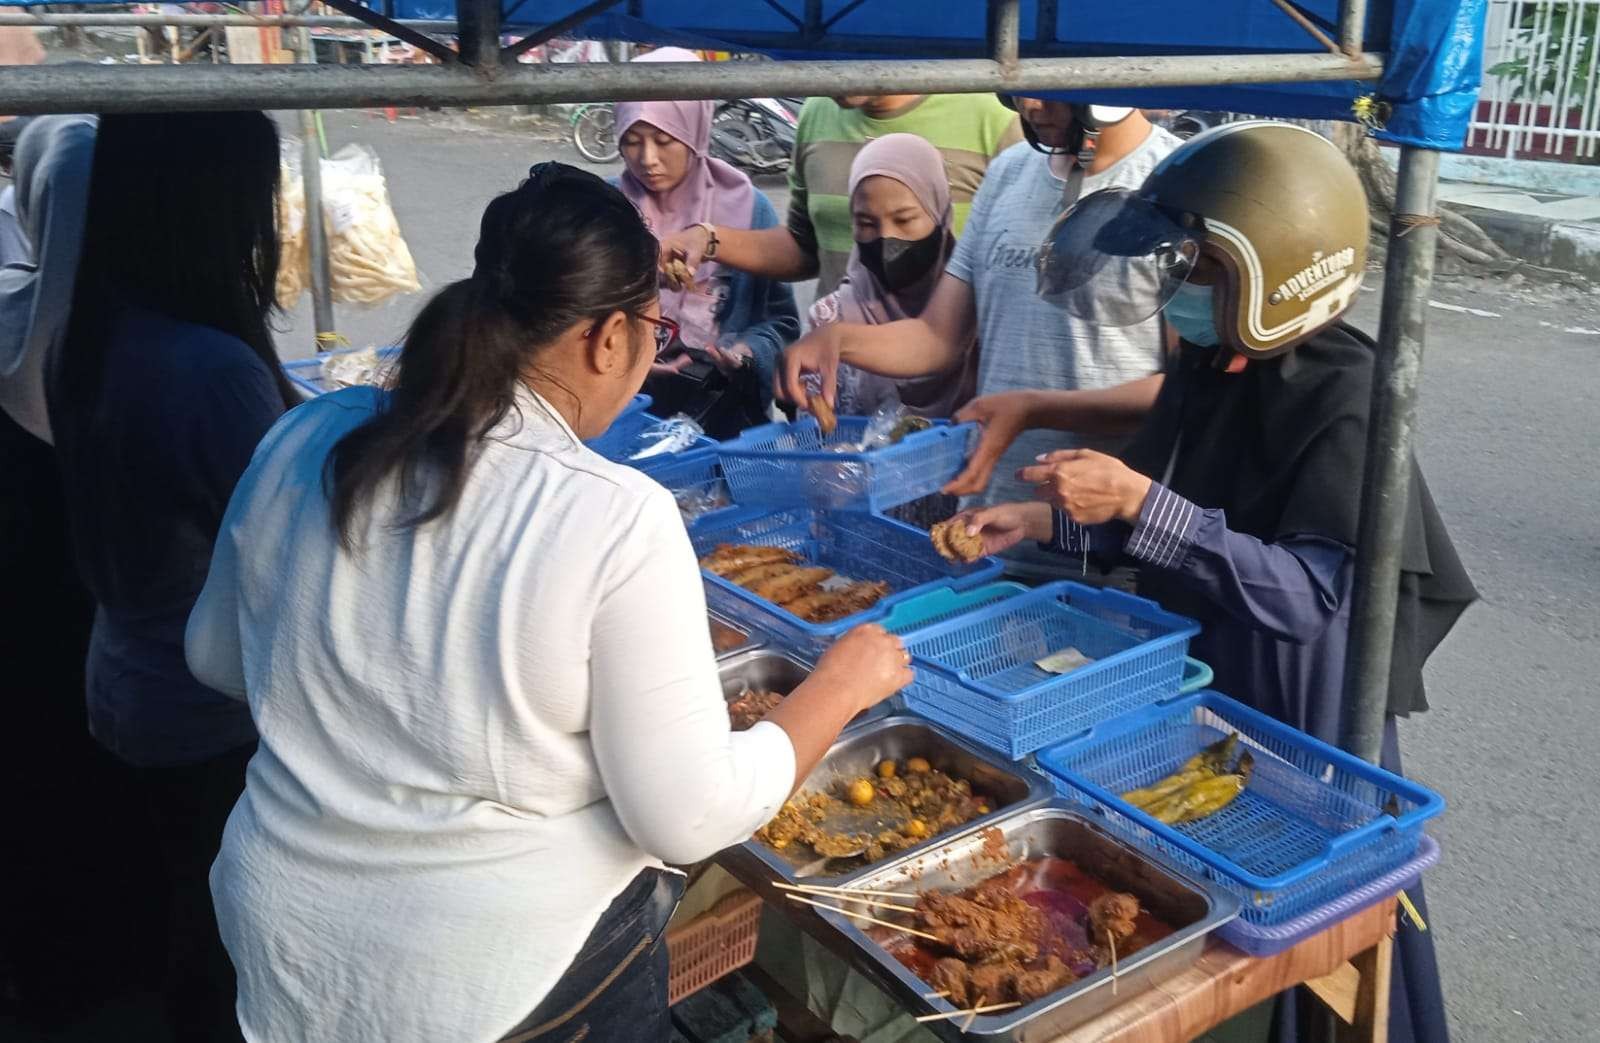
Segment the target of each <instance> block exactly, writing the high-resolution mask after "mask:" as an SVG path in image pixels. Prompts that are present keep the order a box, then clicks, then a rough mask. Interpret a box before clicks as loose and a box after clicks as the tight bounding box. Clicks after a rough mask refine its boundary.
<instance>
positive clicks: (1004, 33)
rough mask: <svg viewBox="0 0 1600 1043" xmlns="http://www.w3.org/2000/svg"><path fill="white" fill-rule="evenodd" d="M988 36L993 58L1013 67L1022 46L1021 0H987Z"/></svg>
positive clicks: (1001, 64)
mask: <svg viewBox="0 0 1600 1043" xmlns="http://www.w3.org/2000/svg"><path fill="white" fill-rule="evenodd" d="M989 37H990V43H991V44H992V45H993V46H994V60H995V61H996V62H998V63H999V64H1000V66H1001V67H1002V68H1005V69H1015V68H1016V67H1017V59H1018V57H1019V54H1020V51H1021V47H1022V0H989Z"/></svg>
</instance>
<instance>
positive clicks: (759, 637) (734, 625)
mask: <svg viewBox="0 0 1600 1043" xmlns="http://www.w3.org/2000/svg"><path fill="white" fill-rule="evenodd" d="M706 622H707V624H708V625H709V624H712V623H720V624H722V625H723V626H725V627H727V628H728V629H730V630H733V631H735V632H736V633H739V634H743V635H744V641H743V642H741V643H739V644H737V645H734V646H733V647H731V648H726V649H723V650H722V651H720V652H718V651H717V649H716V644H715V636H714V635H713V643H712V647H711V651H712V652H713V653H714V654H715V655H716V657H717V661H718V662H721V661H722V660H724V659H729V658H731V657H733V656H736V655H740V654H742V653H744V652H748V651H750V650H751V649H753V648H762V647H764V646H765V645H766V644H767V641H768V638H767V635H766V634H765V633H763V632H762V631H761V630H760V629H758V628H756V627H753V626H751V625H750V624H749V623H742V622H738V621H736V620H733V619H729V618H727V617H726V616H725V615H723V614H722V613H720V612H712V611H709V610H708V611H707V612H706Z"/></svg>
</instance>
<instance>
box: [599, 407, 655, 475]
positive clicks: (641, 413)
mask: <svg viewBox="0 0 1600 1043" xmlns="http://www.w3.org/2000/svg"><path fill="white" fill-rule="evenodd" d="M650 401H651V400H650V396H649V395H634V396H633V401H631V402H629V403H628V404H627V405H625V406H623V407H622V412H621V413H619V414H617V418H616V419H615V420H613V421H611V426H610V427H608V428H606V430H605V434H602V435H599V436H597V437H595V438H591V439H589V441H587V442H585V443H584V445H586V446H588V447H589V448H590V449H593V450H594V451H595V452H597V453H599V454H600V455H601V456H603V457H605V458H606V459H607V460H615V461H618V462H625V461H626V459H627V458H628V457H629V456H630V455H632V449H633V445H634V443H635V442H636V441H638V438H639V434H640V432H642V431H643V430H644V429H645V428H646V427H647V426H649V425H650V424H653V423H655V422H656V418H655V417H653V416H651V415H650V414H649V413H647V412H645V410H647V409H649V408H650Z"/></svg>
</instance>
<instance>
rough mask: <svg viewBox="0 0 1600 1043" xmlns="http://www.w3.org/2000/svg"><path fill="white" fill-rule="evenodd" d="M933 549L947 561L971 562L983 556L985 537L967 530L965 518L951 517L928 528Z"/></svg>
mask: <svg viewBox="0 0 1600 1043" xmlns="http://www.w3.org/2000/svg"><path fill="white" fill-rule="evenodd" d="M928 539H929V540H930V541H932V543H933V549H934V550H936V551H938V552H939V556H940V557H942V558H944V559H945V560H946V561H954V562H960V563H961V564H964V565H966V564H971V563H972V562H974V561H977V560H978V559H979V558H981V557H983V538H982V537H981V536H974V535H972V534H971V533H969V532H968V531H967V523H966V520H965V519H959V518H950V519H948V520H946V521H942V522H940V523H939V524H937V525H935V526H934V527H933V528H932V529H929V530H928Z"/></svg>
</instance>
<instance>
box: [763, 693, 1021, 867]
mask: <svg viewBox="0 0 1600 1043" xmlns="http://www.w3.org/2000/svg"><path fill="white" fill-rule="evenodd" d="M907 757H922V758H925V759H926V760H927V761H928V762H929V763H930V764H931V765H932V766H933V767H934V768H937V769H939V770H940V771H943V772H945V773H946V774H948V775H951V776H954V777H956V778H961V779H966V780H967V781H968V782H969V783H971V785H972V788H973V790H974V791H975V792H978V793H982V794H984V795H985V796H987V797H989V798H991V799H992V800H993V801H994V805H995V806H994V810H992V811H990V812H989V813H988V814H987V815H982V816H980V817H978V818H975V819H973V820H972V821H971V822H968V823H965V824H963V825H962V826H960V827H958V828H957V829H955V830H948V831H946V832H944V833H942V834H936V835H934V836H932V837H929V838H928V839H927V840H925V841H923V842H922V843H920V844H917V845H916V846H915V847H911V848H908V849H906V850H905V851H898V852H895V853H894V854H892V855H888V856H885V857H884V858H882V859H880V860H878V861H877V862H876V863H868V864H864V865H863V864H860V862H859V860H834V861H830V862H828V863H826V864H823V865H818V862H819V860H818V859H817V858H816V856H815V855H814V854H813V852H812V851H811V850H810V849H809V848H806V847H804V846H803V845H800V846H799V848H800V849H799V850H796V851H793V852H785V851H775V850H773V849H772V848H771V847H768V846H767V845H766V844H763V843H762V842H760V841H759V840H756V839H754V838H752V839H750V840H747V841H745V843H744V844H742V845H741V846H740V849H739V850H740V852H741V855H742V856H743V857H746V858H751V859H754V860H756V861H757V862H759V863H760V864H761V865H763V866H765V867H766V869H767V870H768V871H769V872H770V873H772V874H775V875H777V876H779V877H781V878H782V879H784V880H787V881H789V882H791V883H794V882H796V881H798V880H801V879H804V880H805V882H806V883H812V884H829V885H839V884H843V883H847V882H849V881H852V880H855V879H857V878H859V877H862V876H864V875H866V874H867V873H869V872H872V871H873V870H874V869H875V868H877V867H878V866H883V865H887V864H890V863H891V862H896V861H899V860H901V859H903V858H905V857H907V856H908V855H915V854H917V853H918V852H921V851H926V850H928V849H930V848H935V847H939V846H940V845H943V844H945V843H947V842H948V841H949V839H950V838H951V837H952V836H953V835H956V834H959V833H961V832H964V831H967V830H971V829H976V828H980V827H982V826H985V825H992V824H994V823H996V822H999V821H1000V820H1001V819H1003V818H1005V817H1006V816H1007V815H1010V814H1013V813H1014V812H1017V811H1019V810H1021V809H1023V808H1027V807H1031V806H1033V805H1035V804H1041V803H1043V802H1044V801H1046V800H1049V799H1050V797H1051V794H1052V792H1053V791H1052V790H1051V788H1050V783H1049V780H1047V779H1046V778H1045V777H1044V776H1043V775H1041V774H1039V773H1038V772H1035V771H1032V770H1030V769H1028V768H1026V767H1023V766H1022V765H1020V764H1014V763H1012V762H1010V761H1006V760H1004V759H1002V758H1001V757H1000V756H999V755H998V754H994V753H989V752H987V751H985V750H983V749H981V748H980V747H977V746H974V745H972V744H971V743H969V742H967V741H966V740H964V739H962V738H960V737H959V736H957V735H955V734H954V733H952V732H948V731H946V730H945V729H943V728H940V727H939V726H937V725H935V724H931V723H929V722H928V721H925V720H923V719H921V718H920V717H905V716H895V717H885V718H883V719H882V720H878V721H872V722H870V723H866V724H860V725H856V726H854V727H852V728H851V729H849V730H847V731H846V732H845V733H844V734H843V735H841V736H840V737H839V739H838V741H836V742H835V743H834V744H833V748H832V749H830V750H829V751H828V753H827V755H826V756H824V757H823V758H822V762H821V763H820V764H818V765H817V767H816V769H815V770H814V771H812V773H811V774H810V775H809V776H808V777H807V778H806V781H805V784H804V785H802V786H801V787H800V790H801V792H815V791H817V790H823V789H830V788H832V787H834V786H836V785H837V784H839V783H840V782H847V781H848V780H850V779H855V778H860V777H863V776H870V775H872V774H873V770H874V769H875V768H876V767H877V765H878V763H879V762H880V761H883V760H886V759H894V760H903V759H905V758H907Z"/></svg>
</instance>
